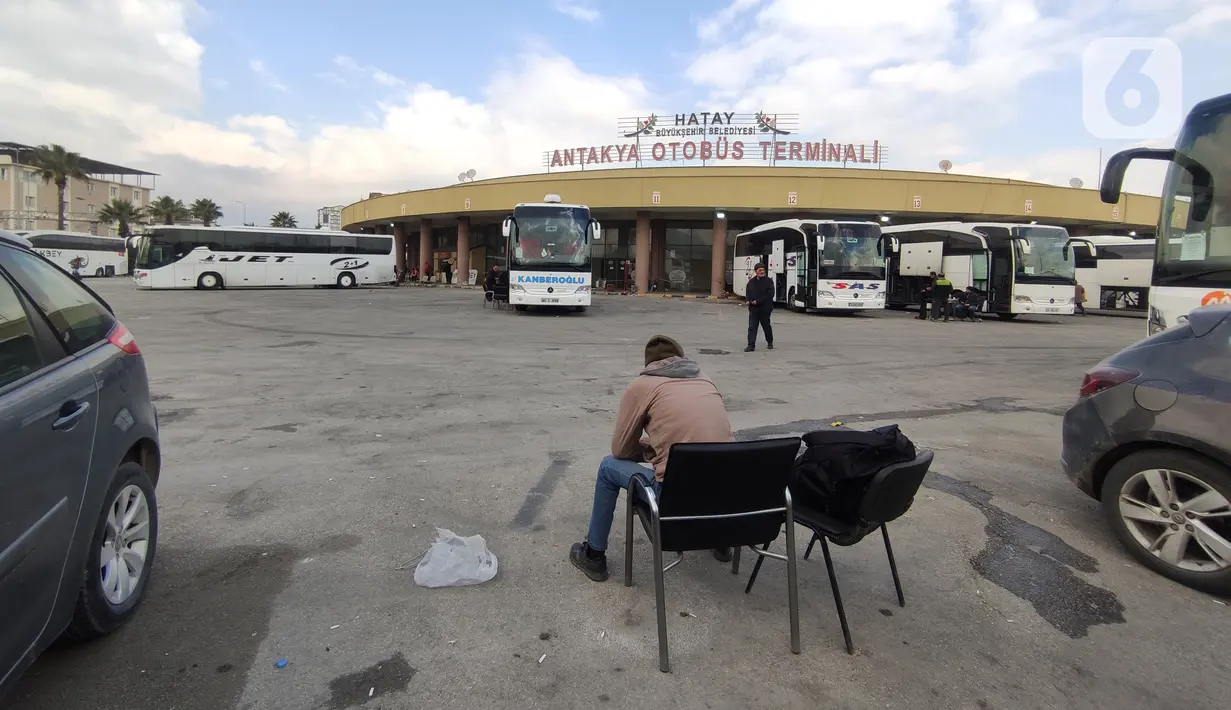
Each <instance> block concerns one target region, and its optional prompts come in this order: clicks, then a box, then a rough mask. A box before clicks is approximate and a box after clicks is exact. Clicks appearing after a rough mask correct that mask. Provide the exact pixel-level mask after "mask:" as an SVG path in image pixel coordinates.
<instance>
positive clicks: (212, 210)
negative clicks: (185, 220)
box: [188, 197, 222, 227]
mask: <svg viewBox="0 0 1231 710" xmlns="http://www.w3.org/2000/svg"><path fill="white" fill-rule="evenodd" d="M188 211H189V212H191V213H192V216H193V217H196V218H197V219H199V220H201V222H202V223H203V224H204V225H205V226H206V227H211V226H213V225H214V223H215V222H217V221H218V220H220V219H222V208H221V207H219V206H218V204H217V203H216V202H214V201H213V200H211V199H209V198H208V197H202V198H201V199H199V200H197V201H196V202H193V203H192V207H189V208H188Z"/></svg>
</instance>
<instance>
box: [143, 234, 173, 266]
mask: <svg viewBox="0 0 1231 710" xmlns="http://www.w3.org/2000/svg"><path fill="white" fill-rule="evenodd" d="M132 250H133V254H134V257H133V268H136V269H157V268H158V267H160V266H166V265H167V264H173V263H175V261H176V260H177V259H179V258H181V257H182V256H183V254H180V255H178V256H177V255H176V253H175V246H174V245H173V244H170V243H168V242H164V241H161V240H158V239H157V238H156V237H155V236H152V235H141V236H137V237H132Z"/></svg>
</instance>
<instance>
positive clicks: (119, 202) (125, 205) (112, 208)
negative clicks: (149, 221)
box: [98, 197, 145, 239]
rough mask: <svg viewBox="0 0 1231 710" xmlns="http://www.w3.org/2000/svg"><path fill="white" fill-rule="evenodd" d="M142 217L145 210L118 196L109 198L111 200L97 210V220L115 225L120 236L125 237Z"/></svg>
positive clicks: (130, 233)
mask: <svg viewBox="0 0 1231 710" xmlns="http://www.w3.org/2000/svg"><path fill="white" fill-rule="evenodd" d="M142 219H145V210H143V209H141V208H140V207H137V206H136V205H134V204H133V203H132V202H130V201H128V200H124V199H120V198H118V197H113V198H111V202H108V203H107V204H106V205H104V206H103V208H102V209H101V210H99V211H98V221H100V222H106V223H107V224H114V225H116V228H117V229H118V230H119V233H120V236H121V237H124V238H125V239H127V238H128V237H131V236H132V233H133V230H132V225H134V224H138V223H140V222H141V220H142Z"/></svg>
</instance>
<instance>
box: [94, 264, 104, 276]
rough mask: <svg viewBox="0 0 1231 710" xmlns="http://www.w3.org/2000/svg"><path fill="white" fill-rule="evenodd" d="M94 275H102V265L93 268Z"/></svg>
mask: <svg viewBox="0 0 1231 710" xmlns="http://www.w3.org/2000/svg"><path fill="white" fill-rule="evenodd" d="M94 275H95V276H99V277H101V276H102V275H103V267H101V266H100V267H98V268H97V269H95V270H94Z"/></svg>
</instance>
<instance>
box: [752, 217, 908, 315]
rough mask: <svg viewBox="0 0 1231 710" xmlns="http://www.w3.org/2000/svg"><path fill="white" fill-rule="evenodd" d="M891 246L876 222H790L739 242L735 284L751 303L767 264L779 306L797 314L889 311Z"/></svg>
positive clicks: (756, 230)
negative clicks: (755, 281)
mask: <svg viewBox="0 0 1231 710" xmlns="http://www.w3.org/2000/svg"><path fill="white" fill-rule="evenodd" d="M885 247H886V242H885V240H884V239H883V238H882V236H881V229H880V225H878V224H876V223H875V222H844V221H838V220H828V219H784V220H780V221H778V222H770V223H769V224H762V225H760V226H758V227H755V228H754V229H750V230H748V231H746V232H740V233H739V234H738V235H736V237H735V247H734V257H733V259H732V262H731V263H732V269H731V280H732V286H733V287H734V290H735V293H736V295H739V296H744V297H747V294H746V293H745V291H746V290H747V288H748V280H749V279H751V278H752V277H753V276H754V275H755V274H754V271H755V269H756V265H757V264H765V266H766V273H765V275H766V276H768V277H769V278H770V279H771V280H773V282H774V301H775V302H776V303H781V304H784V305H786V306H788V307H789V308H791V309H792V310H798V311H804V310H810V309H816V310H833V311H846V312H854V311H855V310H856V309H857V310H869V309H874V310H879V309H883V308H884V307H885V253H886V248H885Z"/></svg>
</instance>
